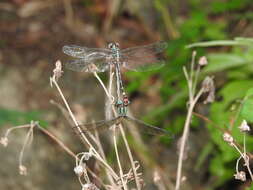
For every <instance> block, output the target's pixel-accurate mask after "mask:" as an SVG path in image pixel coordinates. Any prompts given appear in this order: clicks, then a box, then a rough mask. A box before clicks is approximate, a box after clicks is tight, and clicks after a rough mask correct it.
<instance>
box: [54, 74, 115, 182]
mask: <svg viewBox="0 0 253 190" xmlns="http://www.w3.org/2000/svg"><path fill="white" fill-rule="evenodd" d="M51 80H52V83H53V84H54V85H55V86H56V88H57V90H58V92H59V94H60V96H61V98H62V100H63V102H64V104H65V106H66V108H67V110H68V112H69V114H70V116H71V118H72V120H73V122H74V124H75V127H76V128H77V129H78V132H79V134H80V135H81V136H82V138H83V139H84V140H85V142H86V143H87V144H88V145H89V147H90V148H91V149H92V150H93V152H94V153H95V154H94V156H95V157H96V158H97V160H99V161H100V162H101V163H102V164H104V166H105V167H106V168H107V169H108V170H109V171H110V173H111V175H112V176H113V177H114V179H118V176H117V174H116V173H115V172H114V171H113V169H112V168H111V167H110V166H109V165H108V164H107V163H106V162H105V161H104V160H103V158H101V156H100V155H99V154H98V153H97V151H96V150H95V148H94V147H93V146H92V144H91V143H90V142H89V140H88V139H87V138H86V136H85V135H84V133H82V130H81V128H80V127H79V124H78V122H77V120H76V118H75V116H74V114H73V112H72V111H71V109H70V107H69V105H68V102H67V100H66V99H65V97H64V95H63V93H62V91H61V89H60V87H59V85H58V83H57V82H56V81H55V79H54V78H51Z"/></svg>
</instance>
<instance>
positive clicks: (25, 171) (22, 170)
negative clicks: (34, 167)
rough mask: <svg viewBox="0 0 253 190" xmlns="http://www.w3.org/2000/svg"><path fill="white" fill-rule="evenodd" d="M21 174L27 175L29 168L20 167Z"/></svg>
mask: <svg viewBox="0 0 253 190" xmlns="http://www.w3.org/2000/svg"><path fill="white" fill-rule="evenodd" d="M19 174H20V175H27V168H26V167H25V166H24V165H19Z"/></svg>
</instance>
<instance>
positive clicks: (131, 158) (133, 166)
mask: <svg viewBox="0 0 253 190" xmlns="http://www.w3.org/2000/svg"><path fill="white" fill-rule="evenodd" d="M110 80H112V77H110ZM98 81H99V82H100V84H101V85H102V86H105V85H104V84H103V82H102V80H98ZM111 83H112V81H109V84H111ZM108 97H109V98H110V97H111V96H108ZM112 109H113V113H114V115H115V116H116V115H117V112H116V110H115V108H114V107H112ZM118 126H119V128H120V133H121V136H122V138H123V141H124V144H125V146H126V149H127V153H128V157H129V159H130V162H131V167H132V170H133V173H134V179H135V183H136V187H137V190H141V185H140V182H139V180H138V175H137V172H136V169H135V164H134V159H133V155H132V152H131V150H130V147H129V144H128V142H127V139H126V135H125V132H124V130H123V126H122V124H119V125H118Z"/></svg>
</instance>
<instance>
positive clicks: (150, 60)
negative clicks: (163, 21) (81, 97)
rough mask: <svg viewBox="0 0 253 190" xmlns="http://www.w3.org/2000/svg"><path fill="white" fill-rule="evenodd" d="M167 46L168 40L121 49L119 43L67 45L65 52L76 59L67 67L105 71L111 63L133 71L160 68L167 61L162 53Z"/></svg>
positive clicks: (77, 69) (82, 70) (87, 70)
mask: <svg viewBox="0 0 253 190" xmlns="http://www.w3.org/2000/svg"><path fill="white" fill-rule="evenodd" d="M166 48H167V43H166V42H156V43H153V44H149V45H144V46H137V47H132V48H126V49H122V50H121V49H120V48H119V44H118V43H110V44H109V45H108V48H88V47H81V46H76V45H66V46H64V47H63V49H62V50H63V52H64V53H65V54H67V55H70V56H72V57H74V58H76V59H75V60H72V61H70V62H69V63H68V64H67V65H66V67H67V69H70V70H73V71H78V72H105V71H106V70H108V69H109V68H110V65H112V64H113V65H115V64H118V66H119V67H121V66H123V67H124V68H126V69H128V70H132V71H149V70H153V69H156V68H160V67H161V66H163V65H164V63H165V61H164V60H163V59H162V53H163V52H164V50H165V49H166Z"/></svg>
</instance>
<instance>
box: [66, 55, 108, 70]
mask: <svg viewBox="0 0 253 190" xmlns="http://www.w3.org/2000/svg"><path fill="white" fill-rule="evenodd" d="M66 68H67V69H69V70H72V71H77V72H91V73H93V72H105V71H106V70H107V69H108V68H109V65H108V64H107V61H106V58H105V57H102V58H96V59H95V58H94V59H92V60H87V59H76V60H71V61H68V62H67V64H66Z"/></svg>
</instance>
